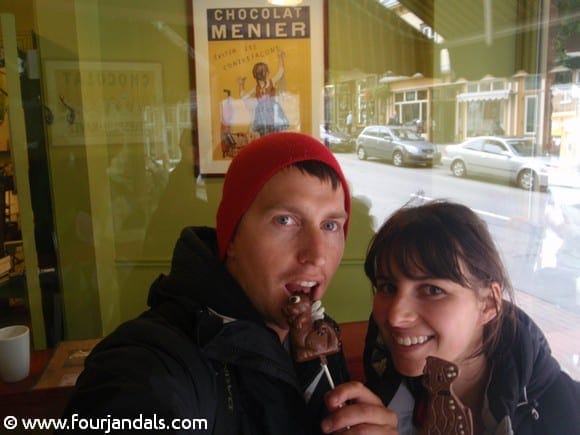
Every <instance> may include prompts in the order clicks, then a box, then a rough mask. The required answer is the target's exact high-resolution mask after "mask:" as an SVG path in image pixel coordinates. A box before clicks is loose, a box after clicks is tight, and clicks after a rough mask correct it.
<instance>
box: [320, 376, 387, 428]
mask: <svg viewBox="0 0 580 435" xmlns="http://www.w3.org/2000/svg"><path fill="white" fill-rule="evenodd" d="M324 400H325V402H326V407H327V408H328V410H329V411H330V415H329V416H328V417H326V418H325V419H324V420H323V421H322V423H321V425H322V431H323V432H324V433H341V434H363V433H364V434H381V435H386V434H387V435H388V434H397V433H398V432H397V414H395V412H394V411H391V410H390V409H388V408H387V407H386V406H385V405H383V402H382V401H381V399H380V398H379V397H377V396H376V395H375V394H374V393H373V392H372V391H370V390H369V389H368V388H367V387H365V386H364V385H363V384H361V383H360V382H348V383H346V384H341V385H339V386H337V387H336V388H335V389H333V390H331V391H329V392H328V393H326V396H325V398H324Z"/></svg>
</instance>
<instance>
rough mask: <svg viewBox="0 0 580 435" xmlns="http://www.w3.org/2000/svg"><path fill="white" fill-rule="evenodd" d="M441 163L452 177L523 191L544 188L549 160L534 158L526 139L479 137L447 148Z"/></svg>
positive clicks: (532, 148) (546, 185)
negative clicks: (482, 179)
mask: <svg viewBox="0 0 580 435" xmlns="http://www.w3.org/2000/svg"><path fill="white" fill-rule="evenodd" d="M442 162H443V164H444V165H445V166H448V167H449V168H450V169H451V172H452V173H453V175H455V176H456V177H465V176H467V175H483V176H488V177H493V178H498V179H503V180H506V181H508V182H510V183H514V184H516V185H517V186H518V187H521V188H522V189H526V190H535V189H542V190H545V189H547V187H548V170H549V167H550V165H549V159H548V158H545V157H538V156H534V147H533V146H532V142H531V141H530V140H529V139H527V138H521V137H499V136H479V137H475V138H470V139H468V140H466V141H465V142H463V143H461V144H459V145H449V146H447V147H446V148H445V150H444V152H443V158H442Z"/></svg>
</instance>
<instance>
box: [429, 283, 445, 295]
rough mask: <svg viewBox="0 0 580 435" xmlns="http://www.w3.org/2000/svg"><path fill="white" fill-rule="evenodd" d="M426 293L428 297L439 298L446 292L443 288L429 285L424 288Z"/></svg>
mask: <svg viewBox="0 0 580 435" xmlns="http://www.w3.org/2000/svg"><path fill="white" fill-rule="evenodd" d="M424 292H425V294H427V295H428V296H439V295H442V294H444V293H445V290H443V289H442V288H441V287H437V286H434V285H427V286H425V287H424Z"/></svg>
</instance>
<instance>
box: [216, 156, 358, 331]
mask: <svg viewBox="0 0 580 435" xmlns="http://www.w3.org/2000/svg"><path fill="white" fill-rule="evenodd" d="M344 199H345V198H344V191H343V188H342V186H339V187H338V188H337V189H336V190H333V188H332V185H331V184H330V182H329V181H327V182H323V181H321V180H319V179H318V178H316V177H314V176H311V175H309V174H306V173H303V172H301V171H300V170H299V169H297V168H295V167H288V168H286V169H283V170H282V171H280V172H278V173H277V174H276V175H274V176H273V177H272V178H271V179H270V180H269V181H268V182H267V183H266V184H265V185H264V187H263V188H262V190H261V191H260V192H259V193H258V195H257V196H256V198H255V199H254V201H253V202H252V204H251V205H250V207H249V208H248V211H247V212H246V213H245V214H244V215H243V216H242V219H241V220H240V223H239V225H238V228H237V230H236V233H235V235H234V237H233V238H232V240H231V242H230V244H229V246H228V249H227V254H226V267H227V268H228V270H229V271H230V273H231V274H232V275H233V276H234V278H236V280H237V281H238V283H239V284H240V285H241V287H242V288H243V289H244V291H245V292H246V294H247V295H248V297H249V298H250V300H251V301H252V303H253V304H254V306H255V307H256V308H257V310H258V311H259V312H260V314H261V315H262V317H263V318H264V321H265V322H266V324H267V325H268V326H270V327H271V328H272V329H274V330H275V331H276V332H277V333H278V335H279V336H280V338H281V339H283V338H284V337H285V336H286V334H287V331H288V324H287V322H286V319H285V317H284V315H283V313H282V308H283V307H284V305H285V304H286V301H287V299H288V297H289V296H290V295H292V294H293V293H296V292H304V293H309V294H311V295H312V299H313V300H318V299H322V296H323V295H324V293H325V292H326V289H327V288H328V285H329V283H330V280H331V279H332V277H333V275H334V273H335V272H336V269H337V268H338V265H339V263H340V260H341V258H342V254H343V251H344V225H345V223H346V220H347V213H346V210H345V208H344Z"/></svg>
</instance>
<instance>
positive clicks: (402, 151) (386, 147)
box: [356, 125, 441, 167]
mask: <svg viewBox="0 0 580 435" xmlns="http://www.w3.org/2000/svg"><path fill="white" fill-rule="evenodd" d="M356 153H357V155H358V158H359V159H361V160H365V159H367V158H369V157H370V158H378V159H386V160H390V161H392V162H393V165H395V166H402V165H424V166H429V167H431V166H433V165H434V164H437V163H439V162H440V160H441V154H440V153H439V151H438V149H437V147H436V146H435V145H433V144H432V143H431V142H428V141H426V140H425V139H424V138H423V137H422V136H421V135H419V134H417V131H416V129H415V128H411V127H391V126H389V127H387V126H383V125H369V126H368V127H365V128H364V130H363V131H362V132H361V133H360V134H359V136H358V138H357V140H356Z"/></svg>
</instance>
